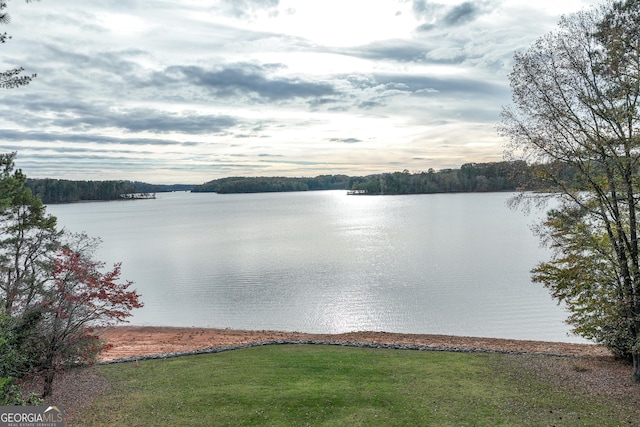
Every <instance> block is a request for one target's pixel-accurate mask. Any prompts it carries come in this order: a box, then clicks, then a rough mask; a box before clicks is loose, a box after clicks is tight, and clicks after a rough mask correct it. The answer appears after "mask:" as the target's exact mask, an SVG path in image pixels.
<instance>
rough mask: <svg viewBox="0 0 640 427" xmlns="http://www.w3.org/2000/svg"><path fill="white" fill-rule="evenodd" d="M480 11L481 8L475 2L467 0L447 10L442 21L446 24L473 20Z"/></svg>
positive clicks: (457, 23) (458, 23) (459, 23)
mask: <svg viewBox="0 0 640 427" xmlns="http://www.w3.org/2000/svg"><path fill="white" fill-rule="evenodd" d="M480 13H481V9H480V8H479V7H478V6H477V5H476V4H474V3H472V2H470V1H467V2H464V3H461V4H459V5H457V6H455V7H453V8H452V9H451V10H449V11H448V12H447V14H446V15H445V16H444V18H442V22H444V23H445V24H446V25H461V24H465V23H467V22H470V21H473V20H474V19H475V18H476V17H477V16H478V15H479V14H480Z"/></svg>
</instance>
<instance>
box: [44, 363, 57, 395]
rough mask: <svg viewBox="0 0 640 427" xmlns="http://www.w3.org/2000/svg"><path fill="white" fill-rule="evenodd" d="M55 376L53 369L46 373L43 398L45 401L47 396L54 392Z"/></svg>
mask: <svg viewBox="0 0 640 427" xmlns="http://www.w3.org/2000/svg"><path fill="white" fill-rule="evenodd" d="M54 376H55V374H54V372H53V369H48V370H47V371H46V372H45V373H44V388H43V390H42V398H43V399H44V398H45V397H47V396H50V395H51V392H53V377H54Z"/></svg>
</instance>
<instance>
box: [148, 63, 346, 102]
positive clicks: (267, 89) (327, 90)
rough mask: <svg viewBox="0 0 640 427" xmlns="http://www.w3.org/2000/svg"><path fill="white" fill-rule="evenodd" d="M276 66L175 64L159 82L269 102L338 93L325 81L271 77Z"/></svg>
mask: <svg viewBox="0 0 640 427" xmlns="http://www.w3.org/2000/svg"><path fill="white" fill-rule="evenodd" d="M276 68H278V66H276V65H256V64H249V63H235V64H229V65H225V66H223V67H213V68H211V69H205V68H203V67H199V66H194V65H191V66H185V65H174V66H170V67H168V68H167V69H166V70H165V72H164V73H162V74H161V75H156V76H155V79H156V82H160V81H165V82H166V83H168V82H172V83H176V82H177V83H182V84H189V85H193V86H199V87H202V88H205V89H207V90H209V91H210V92H211V93H212V94H213V95H215V96H217V97H223V98H230V97H238V96H248V97H250V98H256V97H257V98H262V99H265V100H268V101H286V100H293V99H296V98H314V97H323V96H329V95H335V94H337V91H336V89H335V88H334V87H333V86H332V85H330V84H328V83H323V82H313V81H307V80H303V79H300V78H295V77H277V76H271V75H270V72H271V71H272V70H274V69H276Z"/></svg>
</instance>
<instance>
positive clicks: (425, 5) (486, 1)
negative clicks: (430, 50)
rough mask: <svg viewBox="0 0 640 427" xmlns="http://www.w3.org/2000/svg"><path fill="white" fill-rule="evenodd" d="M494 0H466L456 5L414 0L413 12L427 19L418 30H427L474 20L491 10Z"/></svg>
mask: <svg viewBox="0 0 640 427" xmlns="http://www.w3.org/2000/svg"><path fill="white" fill-rule="evenodd" d="M491 2H492V0H481V1H466V2H464V3H460V4H458V5H455V6H450V7H449V6H447V5H445V4H442V3H437V2H430V1H426V0H413V7H412V9H413V13H414V15H415V16H416V17H418V18H420V19H424V20H426V22H424V23H423V24H421V25H419V26H418V27H417V28H416V30H417V31H418V32H425V31H431V30H434V29H436V28H438V27H440V26H442V27H455V26H459V25H463V24H466V23H469V22H472V21H474V20H475V19H476V18H477V17H478V16H480V15H482V14H483V13H485V12H486V11H488V10H490V8H489V6H490V4H491Z"/></svg>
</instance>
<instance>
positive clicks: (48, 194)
mask: <svg viewBox="0 0 640 427" xmlns="http://www.w3.org/2000/svg"><path fill="white" fill-rule="evenodd" d="M26 185H27V187H28V188H30V189H31V192H32V193H33V194H34V195H37V196H39V197H40V199H42V202H43V203H45V204H52V203H73V202H82V201H91V200H120V199H135V198H151V197H153V193H160V192H166V191H188V190H191V188H192V187H193V186H192V185H154V184H147V183H144V182H132V181H72V180H66V179H51V178H44V179H27V182H26Z"/></svg>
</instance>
